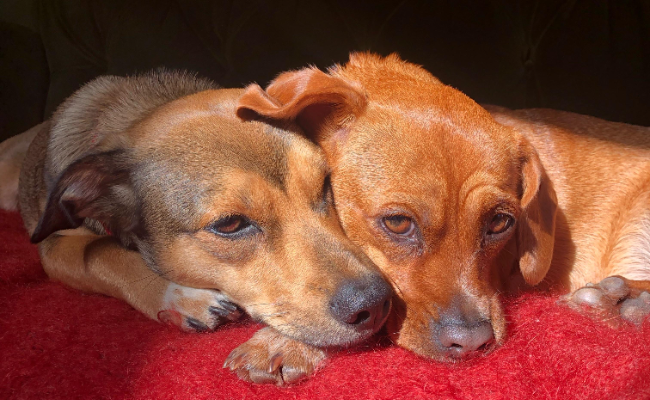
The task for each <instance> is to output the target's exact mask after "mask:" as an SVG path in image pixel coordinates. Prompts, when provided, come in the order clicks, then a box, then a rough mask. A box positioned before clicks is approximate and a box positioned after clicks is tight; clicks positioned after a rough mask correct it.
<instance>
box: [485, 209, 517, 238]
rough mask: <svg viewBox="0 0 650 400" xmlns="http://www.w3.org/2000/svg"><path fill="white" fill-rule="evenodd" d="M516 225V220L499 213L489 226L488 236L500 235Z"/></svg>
mask: <svg viewBox="0 0 650 400" xmlns="http://www.w3.org/2000/svg"><path fill="white" fill-rule="evenodd" d="M514 223H515V219H514V218H513V217H512V216H510V215H508V214H504V213H499V214H497V215H495V216H494V217H493V218H492V221H490V224H489V225H488V227H487V228H488V229H487V234H488V235H498V234H499V233H503V232H505V231H507V230H508V229H510V227H511V226H512V225H513V224H514Z"/></svg>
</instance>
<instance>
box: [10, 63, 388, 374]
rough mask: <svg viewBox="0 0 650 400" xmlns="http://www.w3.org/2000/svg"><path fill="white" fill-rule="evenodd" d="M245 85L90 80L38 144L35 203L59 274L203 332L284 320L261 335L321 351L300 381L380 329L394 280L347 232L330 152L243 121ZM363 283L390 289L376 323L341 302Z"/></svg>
mask: <svg viewBox="0 0 650 400" xmlns="http://www.w3.org/2000/svg"><path fill="white" fill-rule="evenodd" d="M241 93H242V91H241V90H238V89H214V85H213V84H212V83H210V82H209V81H204V80H200V79H197V78H195V77H193V76H191V75H187V74H180V73H170V72H157V73H152V74H149V75H143V76H139V77H131V78H118V77H102V78H99V79H97V80H95V81H93V82H91V83H90V84H88V85H86V86H84V87H83V88H82V89H81V90H79V91H78V92H77V93H75V94H74V95H73V96H72V97H71V98H69V99H68V100H67V101H66V102H65V103H64V104H63V105H62V106H61V107H60V108H59V109H58V110H57V112H56V113H55V115H54V117H53V118H52V121H51V122H49V123H48V124H47V125H44V126H43V127H42V128H41V129H40V130H39V131H38V134H37V135H36V137H35V138H34V140H33V141H32V143H31V146H30V149H29V152H28V154H27V157H26V158H25V162H24V164H23V166H22V174H21V177H20V209H21V213H22V216H23V219H24V221H25V224H26V226H27V229H28V231H29V234H30V235H31V236H32V240H33V241H42V242H41V243H40V245H39V251H40V255H41V259H42V263H43V267H44V269H45V271H46V272H47V274H48V275H49V276H50V277H51V278H52V279H55V280H59V281H62V282H64V283H66V284H68V285H70V286H73V287H75V288H77V289H80V290H84V291H88V292H94V293H102V294H106V295H109V296H113V297H116V298H120V299H123V300H125V301H127V302H128V303H129V304H131V305H132V306H133V307H135V308H136V309H138V310H140V311H142V312H143V313H145V314H146V315H148V316H149V317H151V318H153V319H159V320H161V321H163V322H166V323H171V324H174V325H178V326H180V327H181V328H183V329H185V330H188V331H192V330H205V329H208V330H209V329H214V327H216V326H217V325H218V324H220V323H221V322H223V321H225V320H230V319H234V318H236V317H238V316H239V315H240V311H239V309H237V308H236V307H235V305H234V304H236V305H237V306H238V307H240V308H241V309H243V310H244V311H246V312H247V313H249V314H250V315H251V316H252V317H253V318H255V319H256V320H259V321H261V322H264V323H266V324H267V325H269V327H268V328H265V330H264V332H266V333H261V334H260V336H259V337H262V336H263V337H266V338H268V340H269V341H276V342H277V343H270V342H269V343H266V345H267V346H269V348H271V349H279V350H277V351H281V350H282V349H284V354H285V358H286V359H288V360H291V356H290V354H291V353H292V351H295V352H300V354H306V355H307V356H305V357H300V358H299V362H293V364H292V365H291V366H287V371H288V368H297V370H298V371H302V372H301V373H296V374H293V375H291V376H290V377H289V376H288V377H285V378H284V379H280V380H278V383H289V382H290V381H292V380H296V379H299V378H301V377H302V376H304V375H306V374H309V373H311V372H312V371H313V370H314V369H315V368H316V366H317V365H318V363H320V362H321V361H322V359H323V357H324V353H323V352H322V350H318V349H315V348H314V349H313V350H309V349H311V348H312V347H313V346H325V347H327V346H347V345H351V344H354V343H357V342H359V341H361V340H364V339H365V338H367V337H369V336H370V335H372V334H373V333H374V332H376V330H377V329H379V327H380V326H381V324H382V323H383V321H385V318H386V316H387V314H388V307H389V304H390V303H389V302H390V300H389V298H390V288H389V286H388V285H387V284H386V283H385V282H384V281H383V279H382V278H381V276H380V274H379V272H378V271H377V269H376V266H375V265H374V264H373V263H372V262H371V261H370V260H369V259H368V258H367V257H366V256H365V255H364V254H363V253H362V252H361V250H360V249H358V248H357V247H356V246H354V245H353V244H352V243H351V242H350V241H349V240H348V239H347V237H346V236H345V234H344V232H343V230H342V228H341V226H340V224H339V222H338V219H337V215H336V212H335V210H334V207H333V204H332V202H331V194H328V193H330V192H329V189H328V187H329V186H328V185H327V184H326V182H327V179H326V177H327V175H328V174H329V169H328V167H327V165H326V163H325V158H324V156H323V154H322V152H321V150H320V149H319V148H318V146H316V145H315V144H313V143H311V142H309V141H308V140H306V139H305V138H303V137H301V136H299V135H295V134H293V133H292V132H289V131H287V130H283V129H279V128H274V127H271V126H268V125H265V124H262V123H258V122H250V123H244V122H242V121H240V120H239V119H237V118H236V116H235V113H234V108H235V105H236V100H237V98H238V97H239V96H240V95H241ZM231 216H245V218H246V221H250V222H251V224H250V225H247V226H249V227H250V229H249V230H248V231H245V232H249V233H242V235H244V236H232V237H230V236H224V235H221V234H219V233H218V231H216V230H215V229H217V228H215V227H216V226H218V225H215V224H218V223H219V221H222V220H224V219H225V220H227V219H228V218H229V217H231ZM357 281H359V282H372V284H369V286H368V287H367V288H366V289H364V288H362V289H360V290H362V291H365V292H363V293H370V292H372V291H373V290H376V289H377V288H381V287H382V286H381V285H384V287H385V288H386V290H385V291H384V292H382V293H384V294H383V296H384V297H383V298H380V297H379V296H375V297H376V299H374V300H376V301H379V302H381V304H384V306H385V307H384V309H383V310H382V311H381V313H382V315H379V314H375V313H374V311H372V312H371V314H370V315H371V316H372V317H373V319H372V320H371V321H369V323H357V324H353V323H351V322H345V321H342V320H341V318H343V317H340V316H338V317H337V316H336V315H335V313H333V311H332V309H333V307H334V306H333V304H334V303H336V302H339V303H340V302H341V301H342V302H343V303H341V304H342V306H341V307H343V309H345V307H348V306H350V307H357V306H354V305H352V303H349V304H348V303H346V302H354V301H356V300H355V299H354V298H352V297H350V296H347V297H345V296H343V298H341V296H339V293H340V292H341V288H342V287H346V286H345V285H348V284H350V282H352V283H354V282H357ZM373 284H374V285H375V286H372V285H373ZM377 285H379V286H377ZM380 292H381V290H380ZM345 293H347V292H345ZM345 293H344V294H345ZM372 293H375V292H372ZM368 296H369V295H368ZM333 302H334V303H333ZM339 303H336V304H339ZM358 307H364V306H363V305H360V306H358ZM353 309H354V308H353ZM361 310H362V308H360V309H359V312H361ZM375 318H376V319H375ZM257 340H258V341H259V339H257ZM256 343H257V342H256ZM294 349H295V350H294ZM241 351H244V352H245V350H241V349H240V352H241ZM255 360H256V361H255V365H252V364H250V363H249V362H248V361H247V359H240V361H241V362H239V363H237V362H231V363H229V367H230V368H232V369H233V370H238V371H239V370H246V371H251V373H253V372H254V370H255V368H262V369H263V370H265V369H267V368H268V365H269V364H268V363H271V362H274V363H275V364H274V365H275V370H274V372H273V373H274V374H275V375H278V376H281V374H282V368H280V367H281V366H282V365H283V364H282V363H281V362H278V361H277V357H276V354H274V353H271V354H268V355H267V356H266V358H264V359H262V358H260V357H257V358H256V359H255ZM264 362H266V363H267V364H266V365H261V364H263V363H264ZM260 365H261V366H260ZM287 371H285V372H287ZM289 378H290V379H289ZM247 379H252V380H255V379H253V378H247Z"/></svg>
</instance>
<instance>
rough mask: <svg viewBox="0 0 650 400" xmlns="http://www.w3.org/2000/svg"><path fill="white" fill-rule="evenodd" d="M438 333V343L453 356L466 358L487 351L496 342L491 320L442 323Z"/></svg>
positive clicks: (446, 352)
mask: <svg viewBox="0 0 650 400" xmlns="http://www.w3.org/2000/svg"><path fill="white" fill-rule="evenodd" d="M437 333H438V343H439V344H440V346H441V347H442V350H443V351H444V353H445V354H446V355H448V356H449V357H451V358H466V357H468V356H470V355H473V354H477V353H478V352H481V351H487V350H489V349H490V347H491V346H492V344H493V343H494V333H493V330H492V324H491V323H490V322H489V321H478V322H465V323H452V324H447V325H441V326H440V327H439V329H438V332H437Z"/></svg>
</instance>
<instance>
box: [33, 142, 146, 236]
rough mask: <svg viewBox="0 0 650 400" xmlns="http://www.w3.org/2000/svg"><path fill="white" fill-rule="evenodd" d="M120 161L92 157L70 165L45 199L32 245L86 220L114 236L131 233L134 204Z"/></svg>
mask: <svg viewBox="0 0 650 400" xmlns="http://www.w3.org/2000/svg"><path fill="white" fill-rule="evenodd" d="M121 158H122V154H121V153H120V152H109V153H102V154H94V155H90V156H87V157H84V158H82V159H81V160H79V161H77V162H75V163H74V164H72V165H70V166H69V167H68V168H67V169H66V170H65V171H64V172H63V173H62V174H61V176H60V177H59V179H58V180H57V182H56V184H55V186H54V189H53V190H52V191H51V192H50V193H49V195H48V198H47V202H46V204H45V210H44V212H43V215H41V219H40V220H39V221H38V225H37V226H36V229H35V230H34V233H32V236H31V241H32V243H38V242H40V241H42V240H44V239H45V238H47V237H48V236H49V235H50V234H52V233H54V232H56V231H59V230H62V229H73V228H78V227H79V226H81V224H82V223H83V222H84V219H85V218H91V219H94V220H97V221H99V222H100V223H102V224H103V225H104V226H105V228H107V229H108V230H110V231H111V232H112V233H114V234H115V235H121V234H122V233H123V232H126V231H130V230H132V229H133V227H134V226H135V224H136V223H137V220H136V217H135V215H136V213H137V202H136V200H135V195H134V193H133V188H132V186H131V183H130V178H129V170H128V169H127V168H125V167H124V166H123V163H122V162H121Z"/></svg>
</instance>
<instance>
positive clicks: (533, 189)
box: [517, 139, 557, 285]
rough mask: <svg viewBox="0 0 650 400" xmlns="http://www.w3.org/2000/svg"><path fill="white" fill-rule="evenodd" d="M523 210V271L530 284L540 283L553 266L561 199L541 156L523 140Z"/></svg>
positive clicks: (519, 234) (520, 226)
mask: <svg viewBox="0 0 650 400" xmlns="http://www.w3.org/2000/svg"><path fill="white" fill-rule="evenodd" d="M523 140H524V141H525V143H524V144H523V145H522V157H521V160H522V164H521V177H522V178H521V186H522V187H521V191H522V196H521V207H522V209H523V213H522V215H521V217H520V218H519V222H518V228H517V239H518V242H517V247H518V252H519V269H520V270H521V274H522V275H523V277H524V279H525V280H526V283H528V284H529V285H537V284H538V283H540V282H541V281H542V280H543V279H544V277H545V276H546V273H547V272H548V270H549V268H550V266H551V260H552V259H553V246H554V242H555V216H556V213H557V198H556V196H555V190H553V187H552V184H551V181H550V180H549V178H548V176H547V175H546V172H545V171H544V167H543V166H542V163H541V162H540V160H539V156H538V155H537V152H536V151H535V149H534V148H533V147H532V145H531V144H530V143H528V141H526V140H525V139H523Z"/></svg>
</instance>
